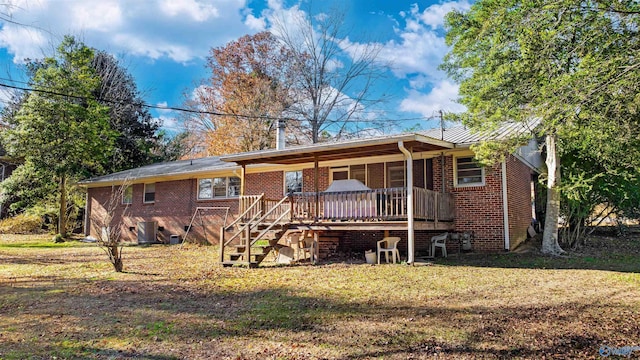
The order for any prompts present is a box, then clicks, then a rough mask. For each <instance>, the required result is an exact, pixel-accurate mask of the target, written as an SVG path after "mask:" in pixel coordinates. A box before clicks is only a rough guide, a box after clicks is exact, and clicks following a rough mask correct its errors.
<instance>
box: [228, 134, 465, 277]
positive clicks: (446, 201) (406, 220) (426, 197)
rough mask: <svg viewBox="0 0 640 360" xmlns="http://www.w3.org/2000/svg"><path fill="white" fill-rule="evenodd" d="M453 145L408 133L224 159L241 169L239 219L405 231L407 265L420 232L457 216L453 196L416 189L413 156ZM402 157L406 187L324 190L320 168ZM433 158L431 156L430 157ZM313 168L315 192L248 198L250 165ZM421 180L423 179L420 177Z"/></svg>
mask: <svg viewBox="0 0 640 360" xmlns="http://www.w3.org/2000/svg"><path fill="white" fill-rule="evenodd" d="M452 148H454V144H453V143H450V142H447V141H443V140H438V139H433V138H430V137H426V136H422V135H418V134H410V135H397V136H389V137H383V138H382V137H381V138H375V139H367V140H353V141H346V142H340V143H333V144H319V145H318V144H316V145H308V146H299V147H294V148H288V149H279V150H266V151H261V152H254V153H243V154H237V155H229V156H225V157H223V158H222V160H224V161H233V162H236V163H238V164H239V165H240V166H241V172H240V175H241V186H240V207H239V214H238V215H239V217H240V218H241V219H240V221H241V222H244V221H251V219H258V218H261V220H263V221H270V222H277V223H279V224H286V226H287V227H288V228H290V229H299V230H313V231H314V232H316V233H318V232H322V231H333V230H384V231H386V230H402V231H406V232H407V254H408V256H407V262H408V263H410V264H411V263H413V262H414V259H415V247H414V236H415V235H414V234H415V231H416V230H443V231H446V230H451V229H452V228H453V220H454V217H455V206H454V197H453V195H452V194H448V193H444V192H439V191H434V190H430V189H426V188H422V187H417V186H414V172H413V163H414V154H416V153H422V152H427V151H431V152H442V151H445V150H448V149H452ZM385 155H395V156H398V155H402V159H403V162H404V163H405V165H404V169H405V185H406V186H403V187H384V188H376V189H363V190H355V191H321V189H320V185H319V184H320V172H319V168H320V167H321V165H322V166H324V167H327V165H326V164H327V163H331V162H332V161H339V160H347V159H349V160H351V159H366V158H370V157H378V156H385ZM432 156H433V155H432ZM309 163H312V164H313V176H312V180H313V185H314V186H313V188H314V190H315V191H306V192H294V193H289V194H287V195H286V196H285V197H284V198H282V199H267V198H265V197H264V195H262V196H261V195H246V194H245V181H246V179H245V174H246V166H247V165H251V164H280V165H287V166H290V165H295V164H309ZM417 176H420V174H419V173H418V174H417Z"/></svg>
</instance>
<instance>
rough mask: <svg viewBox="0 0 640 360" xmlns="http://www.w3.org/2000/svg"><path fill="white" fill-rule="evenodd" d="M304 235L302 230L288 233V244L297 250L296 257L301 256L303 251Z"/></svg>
mask: <svg viewBox="0 0 640 360" xmlns="http://www.w3.org/2000/svg"><path fill="white" fill-rule="evenodd" d="M301 236H302V233H301V232H293V233H289V234H288V235H287V245H289V246H290V247H291V248H292V249H294V250H295V257H296V259H299V258H300V253H301V248H302V246H301V243H300V242H301V240H300V237H301Z"/></svg>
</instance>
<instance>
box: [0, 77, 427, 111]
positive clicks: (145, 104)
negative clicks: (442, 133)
mask: <svg viewBox="0 0 640 360" xmlns="http://www.w3.org/2000/svg"><path fill="white" fill-rule="evenodd" d="M0 80H4V81H11V82H14V83H23V84H28V83H27V82H24V81H18V80H11V79H7V78H0ZM0 86H1V87H5V88H9V89H14V90H20V91H30V92H37V93H43V94H48V95H56V96H65V97H69V98H73V99H77V100H85V101H86V100H95V101H103V102H106V103H111V104H119V105H127V104H131V105H135V106H141V107H146V108H149V109H157V110H165V111H166V110H170V111H178V112H184V113H190V114H199V115H213V116H227V117H240V118H245V119H254V120H280V119H282V117H274V116H268V115H244V114H229V113H223V112H219V111H209V110H195V109H188V108H183V107H177V106H167V105H153V104H149V103H146V102H142V101H141V102H128V101H120V100H112V99H105V98H97V97H89V96H81V95H74V94H65V93H61V92H58V91H54V90H47V89H35V88H31V87H23V86H17V85H10V84H6V83H0ZM433 118H434V117H424V116H423V117H414V118H400V119H376V121H418V120H430V119H433ZM285 119H286V118H285ZM296 120H298V119H296ZM350 122H367V121H365V120H350Z"/></svg>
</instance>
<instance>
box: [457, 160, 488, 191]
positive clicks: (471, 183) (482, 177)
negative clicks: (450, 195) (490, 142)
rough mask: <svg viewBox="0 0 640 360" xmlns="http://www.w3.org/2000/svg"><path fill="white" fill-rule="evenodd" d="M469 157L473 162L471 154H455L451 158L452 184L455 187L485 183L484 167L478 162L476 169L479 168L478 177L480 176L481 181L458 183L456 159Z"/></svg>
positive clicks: (482, 184) (483, 184)
mask: <svg viewBox="0 0 640 360" xmlns="http://www.w3.org/2000/svg"><path fill="white" fill-rule="evenodd" d="M466 158H469V159H471V160H472V161H474V162H475V160H474V159H473V155H465V156H455V157H454V158H453V186H454V187H457V188H464V187H472V186H485V185H486V179H485V168H484V166H482V165H480V164H478V167H477V168H478V169H480V177H481V181H479V182H468V183H463V184H458V177H459V176H458V159H466Z"/></svg>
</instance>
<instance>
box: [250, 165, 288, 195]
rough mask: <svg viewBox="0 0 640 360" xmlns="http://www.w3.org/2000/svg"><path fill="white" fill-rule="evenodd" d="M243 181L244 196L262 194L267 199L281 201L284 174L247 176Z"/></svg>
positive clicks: (271, 173) (272, 172) (274, 172)
mask: <svg viewBox="0 0 640 360" xmlns="http://www.w3.org/2000/svg"><path fill="white" fill-rule="evenodd" d="M245 180H246V185H245V190H244V192H245V195H260V194H262V193H264V196H265V197H266V198H267V199H282V197H283V196H284V172H282V171H270V172H265V173H254V174H247V176H246V178H245Z"/></svg>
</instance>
